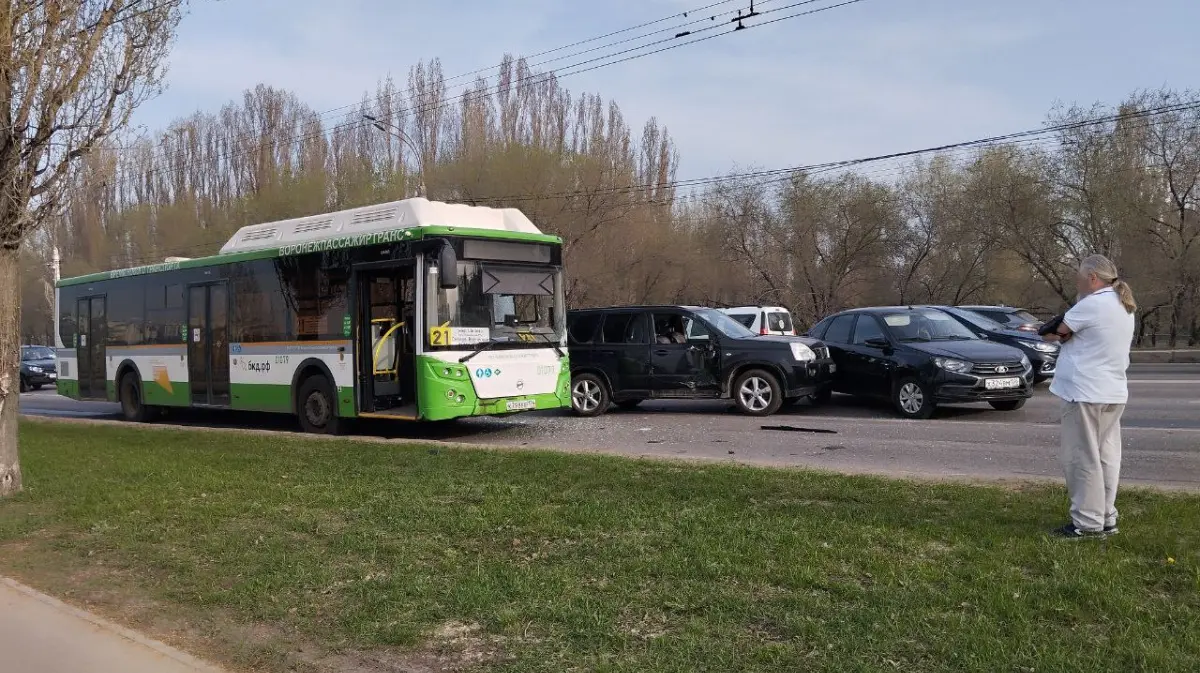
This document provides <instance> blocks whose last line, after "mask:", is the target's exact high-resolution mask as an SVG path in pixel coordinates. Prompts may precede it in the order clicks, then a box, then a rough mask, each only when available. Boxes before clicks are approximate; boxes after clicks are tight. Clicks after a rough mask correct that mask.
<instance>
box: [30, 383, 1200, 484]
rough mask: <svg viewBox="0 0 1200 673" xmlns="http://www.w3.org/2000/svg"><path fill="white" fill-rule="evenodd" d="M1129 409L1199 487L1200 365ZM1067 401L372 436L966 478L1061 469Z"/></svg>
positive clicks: (1166, 470)
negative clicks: (1007, 407)
mask: <svg viewBox="0 0 1200 673" xmlns="http://www.w3.org/2000/svg"><path fill="white" fill-rule="evenodd" d="M1130 397H1131V399H1130V403H1129V405H1128V407H1127V408H1126V411H1125V417H1124V433H1123V437H1124V442H1125V445H1124V461H1123V462H1124V464H1123V466H1122V478H1123V480H1124V482H1125V483H1127V484H1146V485H1156V486H1164V487H1171V488H1184V489H1189V490H1192V489H1194V490H1200V365H1192V364H1161V365H1150V364H1147V365H1134V366H1133V368H1132V369H1131V370H1130ZM21 411H22V413H25V414H30V415H38V416H59V417H85V418H96V419H105V420H112V421H114V422H120V420H119V418H118V411H119V409H118V407H117V405H115V404H108V403H101V402H76V401H74V400H69V399H66V398H62V397H58V396H57V395H56V394H55V393H54V392H53V391H52V390H43V391H38V392H33V393H27V394H25V395H22V396H21ZM1058 413H1059V405H1058V401H1057V400H1056V399H1055V398H1054V397H1053V396H1051V395H1050V393H1049V392H1048V391H1047V390H1046V387H1045V386H1041V387H1039V389H1038V391H1037V394H1036V395H1035V397H1034V399H1032V400H1030V402H1029V403H1028V404H1027V405H1026V406H1025V408H1024V409H1021V410H1020V411H1015V412H1008V413H1005V412H998V411H993V410H992V409H991V408H990V407H987V406H982V407H973V406H966V407H954V408H945V409H942V410H940V411H939V413H938V414H937V415H936V416H935V417H934V418H933V419H932V420H929V421H905V420H901V419H897V418H895V417H894V416H893V414H892V413H891V411H890V409H889V408H888V407H886V406H885V405H880V404H874V403H870V402H863V401H859V400H854V399H851V398H846V397H841V396H838V397H835V398H834V403H833V404H832V405H830V406H827V407H822V408H812V407H807V406H799V407H797V408H795V409H789V410H787V411H785V412H784V413H781V414H778V415H776V416H772V417H769V418H765V419H763V418H750V417H746V416H742V415H740V414H737V413H735V412H733V411H732V409H731V408H730V405H729V404H728V403H724V402H650V403H646V404H644V405H643V406H642V407H641V408H639V409H638V410H636V411H632V412H612V413H610V414H608V415H605V416H601V417H599V418H593V419H581V418H574V417H571V416H568V415H564V414H538V413H535V414H525V415H519V416H512V417H508V418H504V419H496V418H478V419H467V420H463V421H459V422H456V423H450V424H407V423H399V422H396V423H389V422H372V423H365V424H362V425H361V426H359V427H357V428H355V432H356V433H358V434H362V435H366V436H378V437H386V438H390V439H401V440H403V439H429V440H442V441H453V442H465V443H470V444H487V445H501V446H513V447H530V448H552V449H562V450H569V451H582V452H601V453H614V454H621V455H628V456H659V457H663V456H665V457H675V458H685V459H710V460H724V461H737V462H745V463H754V464H769V465H790V466H804V467H812V468H819V469H829V470H836V471H841V472H853V473H873V474H886V475H895V476H917V477H932V478H967V479H1037V478H1057V477H1059V476H1060V475H1061V471H1060V468H1059V465H1058V458H1057V446H1058ZM172 422H179V423H183V424H188V425H200V426H210V427H238V426H244V427H255V428H264V429H277V430H283V431H290V430H294V428H295V421H294V419H290V418H288V417H284V416H277V415H269V414H247V413H233V412H199V411H196V412H188V413H186V414H184V415H181V416H177V417H173V419H172Z"/></svg>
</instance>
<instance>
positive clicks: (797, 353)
mask: <svg viewBox="0 0 1200 673" xmlns="http://www.w3.org/2000/svg"><path fill="white" fill-rule="evenodd" d="M788 345H789V346H791V347H792V357H794V358H796V361H797V362H812V361H814V360H816V359H817V354H816V353H814V352H813V349H811V348H809V347H808V346H806V345H804V344H802V343H800V342H798V341H796V342H793V343H791V344H788Z"/></svg>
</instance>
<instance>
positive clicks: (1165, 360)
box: [1129, 350, 1200, 365]
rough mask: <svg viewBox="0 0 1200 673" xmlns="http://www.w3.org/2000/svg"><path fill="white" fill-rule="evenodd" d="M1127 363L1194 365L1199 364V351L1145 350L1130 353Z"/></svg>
mask: <svg viewBox="0 0 1200 673" xmlns="http://www.w3.org/2000/svg"><path fill="white" fill-rule="evenodd" d="M1129 361H1130V362H1131V363H1133V364H1139V365H1145V364H1160V365H1162V364H1181V365H1182V364H1196V363H1200V350H1182V351H1181V350H1162V351H1156V350H1147V351H1139V350H1135V351H1131V352H1130V353H1129Z"/></svg>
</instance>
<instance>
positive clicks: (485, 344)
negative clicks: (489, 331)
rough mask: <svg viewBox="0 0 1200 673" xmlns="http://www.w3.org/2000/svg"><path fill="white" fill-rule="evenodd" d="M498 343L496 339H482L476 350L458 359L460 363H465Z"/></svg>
mask: <svg viewBox="0 0 1200 673" xmlns="http://www.w3.org/2000/svg"><path fill="white" fill-rule="evenodd" d="M497 343H498V342H496V341H482V342H480V343H479V345H477V346H475V350H473V351H471V352H470V353H467V354H466V355H464V356H462V357H461V358H459V359H458V361H459V363H460V364H461V363H464V362H466V361H467V360H470V359H471V358H473V357H475V356H476V355H479V354H480V353H482V352H484V351H485V350H487V349H489V348H491V347H492V346H495V345H496V344H497Z"/></svg>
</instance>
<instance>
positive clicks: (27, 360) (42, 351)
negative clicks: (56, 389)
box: [20, 346, 58, 393]
mask: <svg viewBox="0 0 1200 673" xmlns="http://www.w3.org/2000/svg"><path fill="white" fill-rule="evenodd" d="M57 381H58V362H57V360H56V359H55V357H54V349H53V348H50V347H48V346H21V382H20V388H21V392H23V393H24V392H28V391H30V390H38V389H39V388H41V387H42V386H51V385H54V384H55V382H57Z"/></svg>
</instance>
